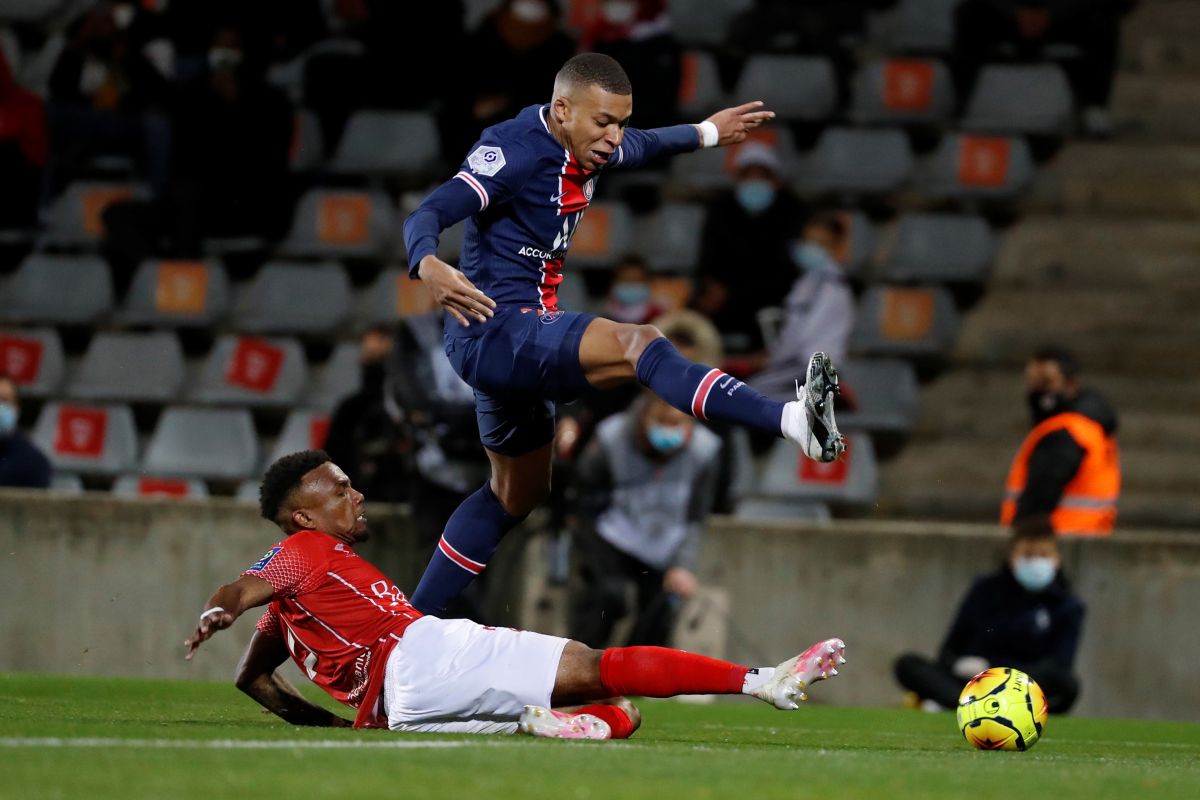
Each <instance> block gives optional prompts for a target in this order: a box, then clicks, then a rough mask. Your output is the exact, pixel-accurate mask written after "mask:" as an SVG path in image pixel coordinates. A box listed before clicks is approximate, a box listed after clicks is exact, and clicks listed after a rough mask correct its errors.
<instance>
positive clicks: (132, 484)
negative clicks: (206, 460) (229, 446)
mask: <svg viewBox="0 0 1200 800" xmlns="http://www.w3.org/2000/svg"><path fill="white" fill-rule="evenodd" d="M112 493H113V494H114V495H116V496H117V497H125V498H141V499H146V500H149V499H154V498H165V499H169V500H203V499H205V498H206V497H208V486H207V485H206V484H205V483H204V481H201V480H196V479H195V478H156V477H153V476H150V475H121V476H120V477H118V478H117V479H116V480H115V481H113V486H112Z"/></svg>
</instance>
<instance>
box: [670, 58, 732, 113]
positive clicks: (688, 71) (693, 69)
mask: <svg viewBox="0 0 1200 800" xmlns="http://www.w3.org/2000/svg"><path fill="white" fill-rule="evenodd" d="M677 99H678V102H679V111H680V113H682V114H683V115H684V116H686V117H688V118H689V119H704V118H705V117H707V116H708V115H710V114H712V113H713V112H714V111H719V110H721V109H722V108H724V107H726V106H727V105H729V98H728V97H726V94H725V90H724V89H723V88H722V87H721V76H720V73H719V72H718V71H717V60H716V59H715V58H713V56H712V54H711V53H706V52H704V51H703V50H689V51H687V52H686V53H684V54H683V55H682V56H680V59H679V95H678V98H677Z"/></svg>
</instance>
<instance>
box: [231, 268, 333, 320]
mask: <svg viewBox="0 0 1200 800" xmlns="http://www.w3.org/2000/svg"><path fill="white" fill-rule="evenodd" d="M351 299H352V297H351V291H350V278H349V277H347V275H346V271H345V269H343V268H342V265H341V264H332V263H323V264H295V263H289V262H285V261H272V262H270V263H268V264H264V265H263V266H262V268H261V269H259V271H258V273H257V274H256V275H255V276H254V280H253V281H251V283H250V286H249V287H247V288H246V290H245V292H243V294H242V295H241V297H240V298H239V299H238V302H237V304H236V306H235V308H234V311H233V318H232V322H233V327H234V329H235V330H239V331H244V332H246V333H257V334H269V333H286V334H320V333H332V332H335V331H336V330H337V329H338V328H339V327H340V326H341V325H342V323H343V322H345V320H346V318H347V317H348V316H349V315H350V305H351Z"/></svg>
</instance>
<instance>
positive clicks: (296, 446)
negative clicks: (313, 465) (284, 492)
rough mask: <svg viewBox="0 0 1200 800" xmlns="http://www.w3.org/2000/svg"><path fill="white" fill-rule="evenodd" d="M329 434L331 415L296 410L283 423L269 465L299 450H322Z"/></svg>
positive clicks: (272, 449)
mask: <svg viewBox="0 0 1200 800" xmlns="http://www.w3.org/2000/svg"><path fill="white" fill-rule="evenodd" d="M328 433H329V414H326V413H325V412H323V411H308V410H304V409H296V410H294V411H292V412H291V413H289V414H288V416H287V421H285V422H284V423H283V430H282V431H280V433H279V438H278V439H276V440H275V446H274V447H273V448H271V455H270V457H269V458H268V459H267V463H272V462H274V461H275V460H276V459H277V458H280V457H282V456H286V455H287V454H288V453H295V452H296V451H297V450H320V449H321V448H322V447H324V446H325V436H326V434H328Z"/></svg>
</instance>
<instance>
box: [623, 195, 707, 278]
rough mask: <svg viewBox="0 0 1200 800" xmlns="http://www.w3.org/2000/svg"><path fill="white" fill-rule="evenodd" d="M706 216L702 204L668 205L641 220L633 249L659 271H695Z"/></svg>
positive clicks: (652, 267) (653, 268)
mask: <svg viewBox="0 0 1200 800" xmlns="http://www.w3.org/2000/svg"><path fill="white" fill-rule="evenodd" d="M704 215H705V209H704V206H701V205H697V204H694V203H667V204H665V205H663V206H661V207H660V208H659V209H658V210H657V211H655V212H654V213H653V214H650V215H649V216H647V217H645V218H643V219H641V220H639V222H638V229H637V238H636V240H635V242H634V249H635V250H636V251H637V252H638V253H640V254H641V255H642V257H644V258H645V259H646V261H647V262H648V263H649V264H650V268H651V269H652V270H655V271H657V272H682V273H691V272H694V271H695V269H696V264H697V262H698V261H699V260H700V234H701V231H702V230H703V229H704Z"/></svg>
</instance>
